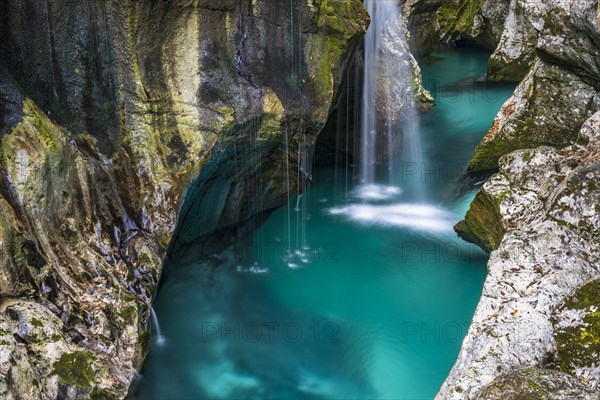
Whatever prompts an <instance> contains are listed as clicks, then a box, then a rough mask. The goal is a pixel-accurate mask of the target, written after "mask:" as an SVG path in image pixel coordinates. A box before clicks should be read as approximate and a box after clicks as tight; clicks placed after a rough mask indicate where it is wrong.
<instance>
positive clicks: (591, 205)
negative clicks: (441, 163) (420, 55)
mask: <svg viewBox="0 0 600 400" xmlns="http://www.w3.org/2000/svg"><path fill="white" fill-rule="evenodd" d="M491 10H494V11H493V12H492V11H491ZM598 12H599V8H598V2H597V1H595V0H582V1H569V0H566V1H565V0H553V1H547V2H540V1H528V0H511V1H507V2H491V1H485V0H482V1H470V0H464V1H452V2H448V3H446V4H445V5H444V6H442V7H441V8H440V10H439V11H438V13H437V15H438V19H440V26H441V30H442V33H443V35H445V36H444V37H445V38H447V39H449V40H453V41H457V42H460V41H462V42H467V43H470V44H475V45H478V46H482V47H487V48H491V49H495V50H494V53H493V54H492V56H491V58H490V62H489V66H488V78H489V79H492V80H509V81H521V82H520V84H519V86H518V87H517V89H516V91H515V93H514V94H513V96H512V97H511V98H510V99H509V100H508V101H507V102H506V103H505V104H504V106H503V107H502V109H501V111H500V113H499V114H498V116H497V117H496V119H495V121H494V123H493V126H492V128H491V129H490V131H489V132H488V134H487V135H486V136H485V137H484V139H483V141H482V142H481V144H480V145H479V146H478V148H477V149H476V151H475V154H474V155H473V158H472V160H471V163H470V165H469V169H468V172H469V173H470V174H481V173H490V172H493V171H498V170H499V173H498V174H496V175H493V176H492V177H491V178H490V179H489V180H488V182H487V183H486V184H485V185H484V186H483V188H482V189H481V191H480V192H479V193H478V195H477V196H476V198H475V200H474V201H473V203H472V204H471V208H470V210H469V211H468V213H467V215H466V217H465V220H464V221H462V222H461V223H459V224H458V225H457V226H456V230H457V232H458V233H459V234H460V235H461V236H462V237H463V238H465V239H466V240H468V241H471V242H474V243H476V244H478V245H480V246H481V247H482V248H484V249H485V250H487V251H488V252H491V255H490V261H489V263H488V270H489V273H488V278H487V280H486V283H485V286H484V289H483V294H482V299H481V301H480V303H479V305H478V307H477V310H476V312H475V316H474V320H473V325H472V326H471V328H470V330H469V333H468V335H467V338H466V339H465V341H464V343H463V346H462V349H461V353H460V355H459V358H458V360H457V362H456V364H455V365H454V368H453V369H452V371H451V373H450V375H449V377H448V378H447V380H446V382H445V383H444V385H443V387H442V388H441V390H440V392H439V394H438V398H439V399H465V398H466V399H475V398H484V399H495V398H515V399H516V398H542V397H544V398H553V399H567V398H586V399H587V398H590V399H598V398H600V394H599V389H600V387H599V386H598V380H599V375H598V374H599V372H598V363H597V360H598V347H597V343H596V342H597V338H598V328H597V315H596V313H597V309H598V307H600V301H599V300H598V298H597V296H596V294H595V292H594V290H595V289H594V288H597V279H598V278H599V276H600V267H599V265H600V254H599V253H598V243H599V242H600V236H599V232H600V220H599V219H598V215H599V213H600V210H599V209H598V205H597V204H598V200H599V199H600V197H599V196H600V187H598V185H597V182H598V179H599V177H600V176H599V175H598V171H599V170H600V169H599V168H600V153H599V148H598V146H599V140H600V139H599V137H600V113H598V110H599V109H600V85H598V76H600V74H598V71H599V70H598V67H599V64H598V63H599V60H600V57H599V54H600V30H599V20H598V15H599V14H598ZM491 16H495V17H491ZM490 38H491V39H492V40H490ZM521 79H522V80H521ZM557 370H558V371H557Z"/></svg>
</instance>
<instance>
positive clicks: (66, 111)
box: [0, 0, 368, 398]
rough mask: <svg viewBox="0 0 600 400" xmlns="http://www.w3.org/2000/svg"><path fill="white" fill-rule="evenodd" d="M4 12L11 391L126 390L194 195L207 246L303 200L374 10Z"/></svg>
mask: <svg viewBox="0 0 600 400" xmlns="http://www.w3.org/2000/svg"><path fill="white" fill-rule="evenodd" d="M0 15H2V22H1V24H0V36H1V37H2V38H3V40H2V41H1V42H0V56H1V57H0V59H1V60H2V65H1V66H0V132H1V133H2V151H1V162H0V170H1V176H0V240H1V247H0V250H1V252H2V258H1V260H0V292H1V293H0V294H1V298H0V300H1V304H0V308H1V311H2V313H1V315H0V397H2V398H39V397H44V398H81V397H84V398H85V397H89V396H92V397H94V396H95V397H101V398H111V397H121V396H123V395H124V394H125V392H126V390H127V387H128V385H129V382H130V381H131V379H132V377H133V374H134V372H135V370H136V369H137V368H138V367H139V366H140V364H141V361H142V359H143V357H144V356H145V354H146V351H147V345H148V318H149V307H150V300H151V298H152V296H153V293H154V290H155V288H156V284H157V281H158V276H159V272H160V265H161V262H162V258H163V256H164V254H165V249H166V248H167V246H168V244H169V242H170V240H171V236H172V234H173V231H174V230H175V227H176V221H177V218H178V212H179V210H180V207H181V206H182V204H183V196H184V194H185V193H187V197H186V199H187V200H188V201H187V202H186V204H188V205H186V206H185V207H184V211H185V212H186V214H185V215H188V213H191V212H203V213H208V214H210V215H207V216H206V220H205V224H204V225H203V226H202V228H201V229H199V230H198V231H191V232H183V233H182V235H180V236H179V237H180V238H185V241H191V240H198V239H201V238H202V237H204V238H206V237H210V235H211V234H212V233H213V232H215V231H221V235H225V233H223V232H227V231H228V229H229V228H230V227H232V226H234V225H235V224H237V223H239V222H242V221H245V220H248V219H250V218H252V216H253V215H256V214H260V213H262V212H265V211H267V210H269V209H272V208H274V207H277V206H280V205H281V204H283V203H284V202H285V200H286V194H287V193H288V192H289V191H292V190H299V187H300V186H302V185H303V183H304V182H303V179H305V178H306V177H309V176H310V165H311V163H310V158H311V152H312V147H313V144H314V141H315V140H316V137H317V135H318V133H319V131H320V129H321V127H322V125H323V124H324V123H325V121H326V119H327V116H328V114H329V110H330V108H331V104H332V102H333V100H334V98H335V96H336V92H337V88H338V84H339V81H340V77H341V76H342V75H343V72H344V69H345V65H346V60H347V59H348V58H349V56H350V54H351V53H352V51H353V49H354V46H355V44H356V43H357V41H358V40H359V38H360V37H361V35H362V34H363V33H364V32H365V29H366V26H367V24H368V16H367V14H366V12H365V10H364V8H363V6H362V4H361V3H360V2H359V1H357V0H356V1H355V0H352V1H345V0H322V1H308V2H306V1H296V0H294V1H292V2H271V1H266V0H265V1H249V0H248V1H246V0H244V1H237V0H236V1H233V0H231V1H220V2H212V1H193V0H187V1H186V0H180V1H170V2H164V1H126V2H98V1H83V2H76V4H75V3H73V2H67V1H62V0H56V1H51V2H36V3H35V4H33V6H32V3H30V2H21V1H16V0H15V1H4V2H2V4H0ZM32 27H35V29H32ZM286 145H287V148H288V149H289V154H295V156H290V158H289V162H286V159H285V158H284V157H283V154H284V149H285V147H286ZM286 164H287V165H286ZM304 165H306V168H303V166H304ZM286 167H289V171H290V173H289V174H288V173H287V172H286V171H287V170H288V168H286ZM301 167H302V168H301ZM249 177H250V178H251V179H249ZM299 177H300V178H302V177H305V178H303V179H299ZM207 182H210V183H207ZM288 182H290V183H289V184H288ZM211 185H212V186H214V187H218V188H219V191H218V193H217V194H214V193H213V194H212V195H211V196H217V198H218V199H219V200H223V203H222V204H221V207H220V208H210V205H211V203H205V202H203V200H202V199H203V196H204V194H206V193H208V191H209V190H210V189H211V187H212V186H211ZM258 188H261V189H260V190H259V189H258ZM194 198H198V199H199V200H198V201H196V200H194ZM181 215H183V217H182V218H184V217H185V215H184V214H181ZM102 396H104V397H102Z"/></svg>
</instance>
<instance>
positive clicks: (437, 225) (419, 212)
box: [328, 203, 455, 233]
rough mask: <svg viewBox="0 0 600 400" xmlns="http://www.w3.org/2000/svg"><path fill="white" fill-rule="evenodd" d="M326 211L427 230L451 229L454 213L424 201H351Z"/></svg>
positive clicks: (373, 222)
mask: <svg viewBox="0 0 600 400" xmlns="http://www.w3.org/2000/svg"><path fill="white" fill-rule="evenodd" d="M328 211H329V214H331V215H341V216H344V217H346V218H347V219H349V220H351V221H355V222H359V223H362V224H366V225H380V226H388V227H408V228H413V229H417V230H423V231H428V232H439V233H443V232H451V231H452V227H453V225H454V219H455V218H453V215H452V214H451V213H450V212H448V211H446V210H443V209H441V208H438V207H435V206H432V205H427V204H410V203H399V204H383V205H381V204H352V205H348V206H343V207H334V208H330V209H329V210H328Z"/></svg>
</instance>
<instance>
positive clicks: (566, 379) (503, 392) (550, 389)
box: [478, 368, 600, 400]
mask: <svg viewBox="0 0 600 400" xmlns="http://www.w3.org/2000/svg"><path fill="white" fill-rule="evenodd" d="M478 399H479V400H498V399H503V400H541V399H545V400H559V399H560V400H570V399H600V395H599V394H598V393H597V392H594V391H593V390H592V389H590V388H588V387H586V386H585V385H583V384H582V383H581V382H579V380H578V379H577V378H575V377H574V376H572V375H569V374H566V373H563V372H560V371H553V370H549V369H542V368H526V369H520V370H516V371H511V372H509V373H507V374H504V375H502V376H500V377H498V378H496V379H495V380H494V381H493V382H492V383H490V384H489V385H488V386H487V387H486V388H485V389H484V390H483V392H482V393H481V395H480V396H479V397H478Z"/></svg>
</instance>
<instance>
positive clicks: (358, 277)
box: [132, 49, 513, 399]
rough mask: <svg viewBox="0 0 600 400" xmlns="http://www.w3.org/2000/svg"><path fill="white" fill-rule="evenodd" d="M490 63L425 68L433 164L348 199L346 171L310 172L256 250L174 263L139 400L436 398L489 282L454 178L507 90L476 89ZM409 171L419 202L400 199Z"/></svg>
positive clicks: (458, 59) (449, 58) (431, 62)
mask: <svg viewBox="0 0 600 400" xmlns="http://www.w3.org/2000/svg"><path fill="white" fill-rule="evenodd" d="M487 57H488V54H486V53H483V52H480V51H476V50H469V49H461V50H446V51H443V52H438V53H436V54H434V56H432V57H430V58H428V59H427V60H425V61H424V62H423V63H422V67H423V74H424V78H425V85H426V87H427V88H428V89H430V90H431V91H432V92H433V93H434V94H435V95H436V98H437V101H438V103H437V106H436V107H435V109H434V110H433V111H432V112H431V113H429V114H427V115H426V116H424V117H423V119H422V121H421V125H420V126H421V130H422V142H423V145H424V148H425V149H424V151H425V158H424V159H425V160H426V163H425V164H426V165H423V166H411V167H410V168H408V167H407V166H405V165H397V166H395V167H394V168H396V169H398V171H395V172H397V174H395V176H396V177H397V178H396V181H395V186H394V187H393V188H390V187H376V188H371V190H370V191H366V192H365V190H364V189H363V190H362V191H361V192H357V181H356V180H355V179H353V177H352V176H349V175H346V173H345V170H344V172H343V173H341V172H340V170H338V171H335V170H333V169H322V170H317V171H315V172H314V182H313V183H312V185H311V187H310V189H309V190H308V191H307V192H306V193H305V194H304V195H303V196H302V197H300V198H297V197H294V198H292V199H290V206H288V207H285V208H282V209H280V210H278V211H276V212H275V213H274V214H273V215H272V216H271V217H270V218H269V219H268V221H267V222H266V223H265V224H264V225H263V226H262V227H261V228H260V229H259V231H258V232H257V233H256V235H255V237H254V242H253V245H252V249H251V251H248V252H247V253H245V254H240V253H239V252H238V251H233V250H232V251H227V252H224V253H222V254H219V255H216V256H215V257H214V258H212V259H210V260H197V259H195V257H194V254H193V251H190V254H187V255H182V257H181V259H180V260H179V261H177V265H169V266H168V267H169V270H170V274H169V278H168V280H165V281H164V282H162V285H161V288H160V290H159V293H158V296H157V298H156V301H155V304H154V308H155V311H156V315H157V316H158V320H159V323H160V330H161V334H162V336H163V337H164V342H161V344H159V342H158V341H157V340H156V329H154V340H153V344H152V347H151V351H150V354H149V356H148V358H147V360H146V362H145V364H144V368H143V369H142V373H141V376H140V377H139V379H138V380H137V382H136V385H135V387H136V390H135V394H134V395H133V396H132V397H136V398H144V399H184V398H186V399H197V398H207V399H216V398H219V399H234V398H235V399H239V398H251V399H262V398H274V399H283V398H288V399H297V398H308V399H313V398H314V399H320V398H335V399H341V398H351V399H376V398H379V399H431V398H433V396H434V395H435V393H436V392H437V390H438V388H439V387H440V385H441V384H442V382H443V380H444V378H445V377H446V375H447V374H448V372H449V371H450V368H451V367H452V365H453V363H454V360H455V359H456V356H457V355H458V351H459V349H460V344H461V342H462V339H463V338H464V335H465V334H466V330H467V326H468V323H469V321H470V320H471V318H472V315H473V312H474V310H475V306H476V304H477V302H478V300H479V296H480V293H481V288H482V284H483V281H484V278H485V274H486V257H485V255H484V254H482V253H481V252H480V251H479V250H478V249H477V248H475V247H474V246H471V245H468V244H465V243H463V242H461V241H460V240H459V239H457V238H456V235H455V234H454V232H453V231H452V225H453V224H454V223H456V222H457V221H458V220H460V219H461V217H462V216H463V215H464V212H465V211H466V209H467V207H468V204H469V201H470V200H471V199H472V197H473V195H474V192H473V191H472V190H470V191H468V192H465V191H464V190H459V188H460V185H459V178H460V175H461V174H462V171H464V168H465V165H466V163H467V161H468V159H469V156H470V154H471V153H472V151H473V149H474V148H475V146H476V145H477V143H478V142H479V140H480V139H481V137H482V136H483V135H484V134H485V132H486V131H487V129H488V128H489V126H490V125H491V122H492V120H493V117H494V115H495V114H496V113H497V111H498V110H499V108H500V106H501V104H502V103H503V101H504V100H506V99H507V98H508V96H509V95H510V93H511V92H512V89H513V88H512V87H507V86H492V85H486V84H485V83H484V82H481V81H480V80H481V78H482V77H483V76H484V74H485V68H486V67H485V66H486V60H487ZM350 171H351V170H350ZM415 171H417V172H415ZM424 171H427V173H423V172H424ZM414 173H422V175H421V177H422V182H423V185H425V186H426V188H427V193H428V200H427V202H426V203H423V204H414V203H410V202H408V201H407V200H406V199H404V198H403V194H402V182H403V175H405V174H414ZM335 177H337V179H335ZM365 194H366V195H369V196H366V197H368V198H369V200H365Z"/></svg>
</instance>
